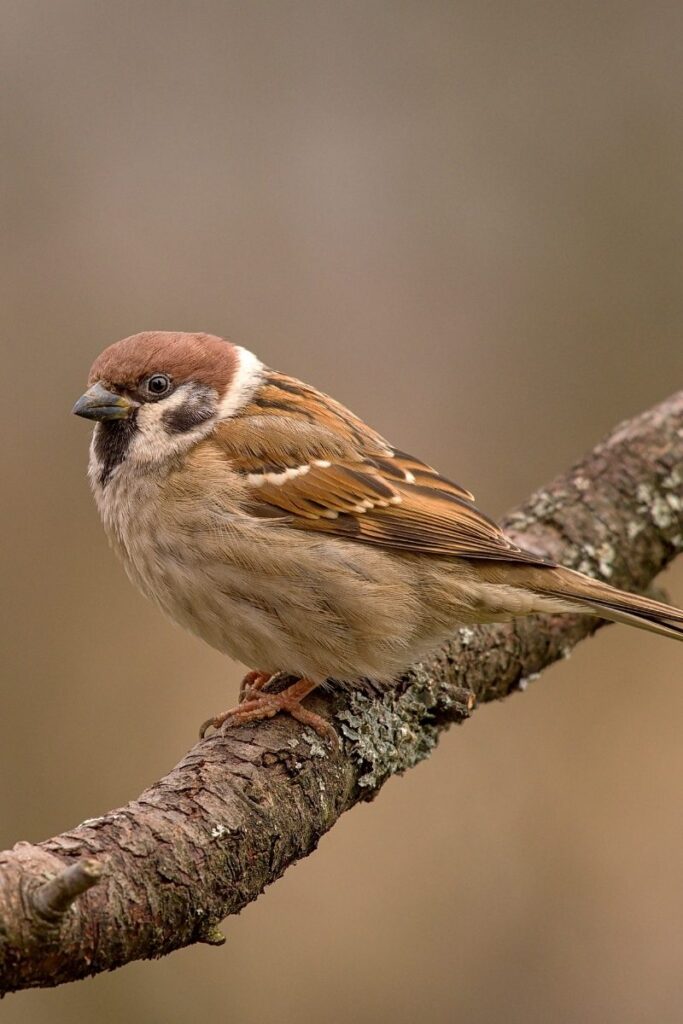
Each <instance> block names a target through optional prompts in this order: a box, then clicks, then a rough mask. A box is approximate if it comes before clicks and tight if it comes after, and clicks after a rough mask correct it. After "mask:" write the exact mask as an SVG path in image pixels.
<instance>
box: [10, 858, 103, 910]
mask: <svg viewBox="0 0 683 1024" xmlns="http://www.w3.org/2000/svg"><path fill="white" fill-rule="evenodd" d="M102 870H103V869H102V865H101V864H100V863H99V861H96V860H93V859H92V858H85V859H83V860H79V861H77V863H76V864H72V865H71V866H70V867H68V868H65V869H64V871H61V872H60V873H59V874H58V875H56V876H55V877H54V878H51V879H50V881H49V882H44V883H43V884H42V885H40V886H38V888H37V889H34V890H33V892H31V893H30V895H29V898H28V902H29V904H30V906H31V909H32V911H33V913H34V915H35V916H36V917H37V918H39V919H40V920H42V921H43V922H45V923H46V924H51V925H57V924H59V922H60V921H61V920H62V918H63V917H64V915H65V914H66V912H67V910H68V909H69V907H70V906H71V905H72V904H73V903H74V901H75V900H76V899H78V897H79V896H81V895H82V894H83V893H84V892H87V891H88V889H91V888H92V887H93V885H97V883H98V882H99V880H100V878H101V877H102Z"/></svg>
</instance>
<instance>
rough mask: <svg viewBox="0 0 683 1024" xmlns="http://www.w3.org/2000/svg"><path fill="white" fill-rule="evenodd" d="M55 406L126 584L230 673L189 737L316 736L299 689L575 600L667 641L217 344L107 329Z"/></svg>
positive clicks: (348, 678) (678, 624)
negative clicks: (79, 424)
mask: <svg viewBox="0 0 683 1024" xmlns="http://www.w3.org/2000/svg"><path fill="white" fill-rule="evenodd" d="M73 412H74V413H76V414H77V415H78V416H82V417H85V418H86V419H90V420H94V421H95V427H94V431H93V436H92V441H91V445H90V456H89V466H88V476H89V480H90V485H91V488H92V491H93V494H94V498H95V503H96V505H97V508H98V510H99V513H100V516H101V519H102V522H103V524H104V528H105V531H106V533H107V535H108V537H109V539H110V542H111V544H112V546H113V547H114V549H115V550H116V552H117V553H118V555H119V556H120V557H121V559H122V561H123V563H124V566H125V568H126V571H127V573H128V575H129V577H130V578H131V580H132V581H133V583H135V584H136V585H137V586H138V587H139V588H140V590H141V591H142V592H143V593H144V594H145V595H147V596H148V597H149V598H151V599H152V600H153V601H154V602H155V603H156V604H157V605H158V606H159V607H160V609H161V610H162V611H163V612H165V613H166V615H168V616H170V618H171V619H173V620H174V621H175V622H177V623H179V624H180V625H181V626H184V627H185V628H186V629H188V630H190V631H191V632H192V633H194V634H195V635H197V636H199V637H201V639H202V640H204V641H205V642H206V643H208V644H209V645H211V646H212V647H213V648H215V649H217V650H218V651H220V652H222V653H223V654H226V655H229V656H230V657H232V658H234V659H236V660H237V661H239V662H242V663H243V664H245V665H246V666H250V671H249V672H248V673H247V674H246V675H245V677H244V680H243V684H242V690H241V694H240V697H241V699H240V701H239V702H238V703H237V704H236V705H235V706H234V707H232V708H230V709H229V710H227V711H225V712H222V713H221V714H218V715H215V716H213V717H212V718H210V719H208V720H207V722H205V723H204V725H203V726H202V729H201V732H200V734H201V736H202V737H203V736H204V734H205V733H206V732H207V731H208V729H209V728H210V727H214V728H216V729H219V728H229V727H233V726H238V725H245V724H247V723H250V722H257V721H261V720H264V719H268V718H272V717H273V716H274V715H276V714H278V713H279V712H285V713H288V714H289V715H291V716H292V717H293V718H295V719H296V720H298V721H299V722H301V723H303V724H304V725H308V726H311V727H312V728H313V729H315V730H316V731H317V732H318V733H319V734H320V735H321V736H324V737H328V738H329V739H330V740H331V741H332V742H334V741H335V740H336V732H335V730H334V728H333V727H332V725H331V724H330V722H329V721H327V720H326V719H325V718H324V716H322V715H319V714H316V713H314V712H313V711H312V710H310V708H308V707H306V706H305V705H304V704H303V701H304V700H305V698H306V697H307V696H308V695H309V694H310V693H312V692H313V691H314V690H315V689H317V688H318V687H324V686H329V685H331V683H330V680H333V681H334V682H335V683H336V684H338V685H343V686H346V687H351V688H354V687H359V686H362V685H363V683H364V681H365V680H372V681H373V682H375V683H377V684H378V685H391V684H392V683H393V682H395V681H396V680H397V679H398V678H399V677H400V675H401V673H402V672H403V671H404V670H405V669H407V668H408V667H409V666H410V665H412V664H413V663H415V662H416V661H418V660H419V659H420V658H422V657H424V656H425V655H427V654H429V653H430V652H431V651H433V650H435V649H436V648H438V647H439V646H440V645H441V644H442V643H444V642H445V641H446V640H447V639H448V638H449V637H451V636H452V635H453V634H454V633H455V631H456V630H457V629H458V628H459V627H464V626H471V625H472V624H475V623H490V622H500V621H508V620H510V619H513V618H515V617H517V616H523V615H529V614H532V613H538V612H541V613H542V612H550V613H585V614H590V615H595V616H599V617H602V618H604V619H609V620H613V621H616V622H623V623H628V624H630V625H634V626H638V627H640V628H642V629H646V630H650V631H651V632H653V633H659V634H663V635H666V636H671V637H674V638H676V639H678V640H682V639H683V611H681V610H679V609H677V608H674V607H672V606H669V605H666V604H663V603H661V602H658V601H654V600H651V599H650V598H647V597H642V596H639V595H636V594H631V593H627V592H625V591H622V590H617V589H615V588H614V587H612V586H609V585H608V584H606V583H603V582H600V581H598V580H595V579H592V578H590V577H588V576H586V575H584V574H582V573H580V572H576V571H574V570H572V569H569V568H565V567H563V566H562V565H559V564H557V563H556V562H554V561H552V560H550V559H548V558H545V557H543V556H541V555H539V554H537V553H534V552H532V551H527V550H524V549H522V548H520V547H518V546H517V545H516V544H515V543H514V542H513V541H512V540H511V539H510V538H508V537H506V536H505V534H504V532H503V531H502V530H501V528H500V527H499V526H498V525H497V524H496V523H495V522H494V521H493V520H492V519H490V518H489V517H488V516H486V515H484V514H483V513H482V512H480V511H479V509H478V508H477V507H476V506H475V504H474V497H473V495H472V494H471V492H470V491H468V490H466V489H465V488H464V487H461V486H459V485H458V484H456V483H454V482H452V481H451V480H449V479H447V478H446V477H444V476H442V475H441V474H439V473H438V472H437V471H436V470H435V469H433V468H432V467H431V466H430V465H428V464H427V463H425V462H423V461H422V460H421V459H419V458H416V457H414V456H412V455H409V454H407V453H406V452H404V451H402V450H400V449H398V448H396V447H394V446H393V445H392V444H391V443H389V442H388V441H386V440H385V439H384V438H383V437H382V436H381V435H380V434H379V433H377V432H376V431H375V430H374V429H373V428H372V427H370V426H368V425H367V424H366V423H365V422H364V421H363V420H362V419H360V418H359V417H358V416H356V415H354V414H353V413H352V412H350V411H349V410H348V409H347V408H346V407H345V406H343V405H342V404H340V403H339V402H337V401H336V400H335V399H334V398H331V397H330V396H329V395H326V394H324V393H323V392H321V391H318V390H317V389H316V388H315V387H312V386H310V385H309V384H305V383H303V382H302V381H300V380H297V379H296V378H294V377H290V376H288V375H286V374H284V373H280V372H278V371H276V370H272V369H270V368H268V367H267V366H265V365H264V364H263V363H262V362H261V361H260V360H259V359H258V358H257V357H256V356H255V355H254V354H253V353H251V352H250V351H249V350H247V349H245V348H242V347H241V346H239V345H235V344H233V343H232V342H231V341H228V340H227V339H224V338H220V337H217V336H215V335H211V334H206V333H186V332H170V331H145V332H142V333H140V334H135V335H132V336H131V337H128V338H124V339H123V340H121V341H117V342H115V343H114V344H112V345H109V347H107V348H105V349H104V351H103V352H102V353H101V354H100V355H99V356H98V357H97V358H96V359H95V361H94V363H93V365H92V368H91V370H90V374H89V378H88V389H87V390H86V392H85V394H83V395H82V396H81V397H80V398H79V399H78V401H77V402H76V405H75V406H74V409H73ZM277 677H279V678H280V679H282V678H289V679H292V678H293V679H294V681H293V682H291V681H290V682H289V685H287V686H286V687H285V688H284V689H281V690H280V691H279V692H272V691H271V690H269V689H268V685H269V683H270V682H271V681H272V680H274V679H275V678H277Z"/></svg>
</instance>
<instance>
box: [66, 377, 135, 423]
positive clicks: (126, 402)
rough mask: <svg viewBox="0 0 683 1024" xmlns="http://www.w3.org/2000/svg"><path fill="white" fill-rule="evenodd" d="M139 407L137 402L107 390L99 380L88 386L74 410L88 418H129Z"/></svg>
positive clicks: (77, 414)
mask: <svg viewBox="0 0 683 1024" xmlns="http://www.w3.org/2000/svg"><path fill="white" fill-rule="evenodd" d="M136 408H137V403H136V402H133V401H131V400H130V399H129V398H125V397H124V396H123V395H115V394H114V392H113V391H107V389H106V388H105V387H103V386H102V384H100V383H99V382H98V383H97V384H93V386H92V387H91V388H88V390H87V391H86V393H85V394H84V395H81V397H80V398H79V399H78V401H77V402H76V404H75V405H74V407H73V409H72V412H73V413H75V415H76V416H84V417H85V418H86V419H87V420H127V419H128V417H129V416H132V414H133V411H134V410H135V409H136Z"/></svg>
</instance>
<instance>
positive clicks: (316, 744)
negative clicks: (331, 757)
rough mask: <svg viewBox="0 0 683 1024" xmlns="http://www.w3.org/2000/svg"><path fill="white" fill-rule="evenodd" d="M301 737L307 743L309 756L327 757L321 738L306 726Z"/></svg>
mask: <svg viewBox="0 0 683 1024" xmlns="http://www.w3.org/2000/svg"><path fill="white" fill-rule="evenodd" d="M303 739H304V740H305V741H306V743H308V754H309V757H327V754H328V750H327V748H326V747H325V744H324V742H323V740H321V739H320V737H319V736H318V734H317V733H315V732H313V730H312V729H310V728H309V727H308V726H306V728H305V729H304V731H303Z"/></svg>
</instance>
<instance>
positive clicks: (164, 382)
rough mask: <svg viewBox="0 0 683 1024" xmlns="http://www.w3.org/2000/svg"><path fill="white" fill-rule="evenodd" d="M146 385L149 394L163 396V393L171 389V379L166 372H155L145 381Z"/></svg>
mask: <svg viewBox="0 0 683 1024" xmlns="http://www.w3.org/2000/svg"><path fill="white" fill-rule="evenodd" d="M144 387H145V390H146V391H147V393H148V394H149V395H153V396H154V398H161V396H162V395H165V394H167V393H168V392H169V391H170V389H171V381H170V378H169V377H167V376H166V374H165V373H153V374H152V376H151V377H148V378H147V380H146V381H145V384H144Z"/></svg>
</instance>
